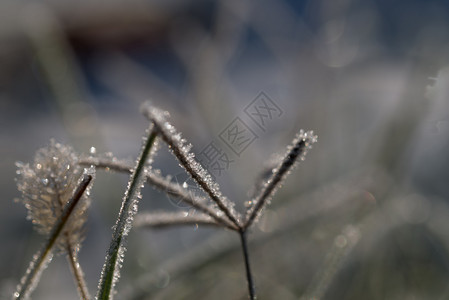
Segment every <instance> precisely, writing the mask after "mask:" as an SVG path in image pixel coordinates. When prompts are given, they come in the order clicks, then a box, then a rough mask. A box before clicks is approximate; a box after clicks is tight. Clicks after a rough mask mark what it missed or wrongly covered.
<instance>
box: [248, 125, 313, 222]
mask: <svg viewBox="0 0 449 300" xmlns="http://www.w3.org/2000/svg"><path fill="white" fill-rule="evenodd" d="M315 142H316V136H314V135H313V131H309V132H304V131H303V130H301V131H300V132H299V134H298V135H297V136H296V137H295V139H294V140H293V143H292V145H291V146H290V147H289V149H288V151H287V153H286V155H285V156H284V158H283V159H282V161H281V162H280V164H279V166H278V167H277V168H276V169H275V171H274V172H273V174H272V175H271V177H270V178H269V179H268V180H267V183H266V184H265V186H264V187H263V189H262V190H261V191H260V193H259V194H258V196H257V197H256V198H255V199H253V200H252V201H251V202H252V204H253V206H252V207H251V209H250V211H249V212H248V215H247V218H246V221H245V222H244V225H243V226H242V228H243V229H244V230H246V229H247V228H248V227H249V226H251V224H252V223H253V222H254V220H256V218H257V216H259V215H260V212H261V211H262V209H263V208H264V207H265V206H266V204H267V203H268V202H269V201H270V199H271V197H272V196H273V194H274V193H275V192H276V190H277V188H278V187H279V186H280V184H281V182H282V180H283V179H284V178H285V177H286V176H287V174H288V173H289V172H290V170H291V169H292V167H293V166H294V164H295V162H296V161H297V159H298V158H300V159H301V160H303V159H304V157H305V155H306V153H307V150H308V149H310V148H311V145H312V144H313V143H315Z"/></svg>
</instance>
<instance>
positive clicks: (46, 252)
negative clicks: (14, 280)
mask: <svg viewBox="0 0 449 300" xmlns="http://www.w3.org/2000/svg"><path fill="white" fill-rule="evenodd" d="M91 180H92V176H91V175H88V174H84V175H83V177H82V179H81V181H80V183H79V185H78V186H77V188H76V190H75V192H74V193H73V196H72V198H71V199H70V200H69V202H68V203H67V204H66V205H65V207H64V210H63V211H62V213H61V216H60V217H59V219H58V220H57V222H56V224H55V225H54V226H53V229H52V231H51V233H50V236H49V238H48V240H47V242H46V243H45V245H44V246H43V248H42V249H43V250H41V251H39V252H38V254H36V255H35V258H34V259H33V260H32V261H31V263H30V266H29V268H28V270H27V271H26V274H25V276H24V277H23V278H22V280H21V284H20V286H19V287H18V289H17V291H16V292H15V293H14V295H13V299H26V298H27V297H28V296H29V295H30V293H31V292H32V291H33V290H34V288H35V287H36V284H37V282H36V281H37V280H38V278H39V275H40V273H41V271H42V268H43V267H44V266H45V265H46V262H48V261H49V260H50V258H49V257H50V256H51V255H52V248H53V246H54V244H55V242H56V240H57V239H58V237H59V235H60V234H61V232H62V230H63V229H64V226H65V225H66V223H67V221H68V219H69V217H70V215H71V214H72V212H73V211H74V209H75V207H76V205H77V204H78V203H79V200H80V199H81V197H82V196H83V193H84V191H85V190H86V188H87V186H88V185H89V183H90V182H91Z"/></svg>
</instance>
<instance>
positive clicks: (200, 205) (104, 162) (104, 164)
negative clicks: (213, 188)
mask: <svg viewBox="0 0 449 300" xmlns="http://www.w3.org/2000/svg"><path fill="white" fill-rule="evenodd" d="M79 164H80V165H82V166H91V165H93V166H95V168H100V169H106V170H111V171H116V172H123V173H131V172H132V166H130V165H128V164H127V163H125V162H122V161H118V160H111V159H99V158H84V159H81V160H80V161H79ZM146 176H147V182H148V183H149V184H151V185H152V186H154V187H155V188H157V189H159V190H161V191H163V192H165V193H167V194H168V195H170V196H172V197H174V198H176V199H179V200H180V201H183V202H184V203H186V204H188V205H191V206H192V207H194V208H196V209H198V210H199V211H201V212H203V213H205V214H207V215H209V216H210V217H212V218H213V219H215V220H216V221H217V222H218V223H219V224H221V225H223V226H225V227H227V228H229V229H232V230H238V228H237V226H236V225H235V224H234V223H232V222H231V221H229V220H228V219H227V218H226V217H225V216H222V215H218V214H217V210H216V209H213V208H212V207H210V206H209V205H208V204H207V203H206V202H205V201H204V199H203V198H201V197H198V196H195V195H193V194H192V193H189V192H188V191H187V190H186V189H185V188H183V187H181V186H180V185H179V184H177V183H174V182H171V181H170V180H168V179H166V178H164V177H162V176H160V175H158V174H155V173H153V172H149V173H147V174H146Z"/></svg>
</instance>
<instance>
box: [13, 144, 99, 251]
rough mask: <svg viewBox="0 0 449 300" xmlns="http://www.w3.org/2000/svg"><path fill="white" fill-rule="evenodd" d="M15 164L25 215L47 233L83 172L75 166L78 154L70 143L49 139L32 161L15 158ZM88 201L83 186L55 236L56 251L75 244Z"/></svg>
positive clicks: (85, 216) (78, 243)
mask: <svg viewBox="0 0 449 300" xmlns="http://www.w3.org/2000/svg"><path fill="white" fill-rule="evenodd" d="M16 165H17V167H18V170H17V174H18V177H17V179H16V181H17V187H18V189H19V191H20V192H21V193H22V198H21V201H22V202H23V204H24V205H25V207H26V208H27V210H28V216H27V218H28V219H29V220H31V221H32V223H33V225H34V226H35V228H36V229H37V231H38V232H39V233H41V234H44V235H48V234H49V233H50V231H51V229H52V228H53V226H54V224H55V223H56V221H57V220H58V219H59V218H60V216H61V214H62V212H63V209H64V206H65V205H66V204H67V203H68V201H69V200H70V199H71V197H72V193H73V191H74V190H75V188H76V187H77V185H78V180H79V179H80V177H81V175H82V173H83V169H82V168H81V167H79V166H78V156H77V155H76V154H75V153H74V151H73V149H72V148H71V147H69V146H65V145H62V144H59V143H56V142H55V141H54V140H51V142H50V145H49V146H48V147H46V148H42V149H39V150H38V151H37V153H36V155H35V158H34V162H33V164H31V165H30V164H23V163H20V162H19V163H16ZM91 175H93V174H91ZM89 204H90V199H89V191H88V190H87V191H86V192H85V193H84V194H83V196H82V198H81V200H80V203H79V204H78V205H77V207H76V209H75V211H74V212H73V214H72V216H71V217H70V219H69V220H68V221H67V224H66V226H65V229H64V232H63V234H61V237H60V238H59V239H58V242H57V247H58V249H59V250H60V251H66V250H67V244H70V245H72V246H73V248H77V249H78V248H79V246H80V243H81V241H82V239H83V227H84V224H85V222H86V219H87V209H88V207H89Z"/></svg>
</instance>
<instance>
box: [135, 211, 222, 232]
mask: <svg viewBox="0 0 449 300" xmlns="http://www.w3.org/2000/svg"><path fill="white" fill-rule="evenodd" d="M179 225H195V226H198V225H206V226H216V227H221V226H222V224H220V223H217V221H215V220H214V219H212V218H211V217H209V216H206V215H203V214H194V215H187V216H186V214H185V213H184V212H181V213H165V212H154V213H146V214H139V215H138V216H137V217H136V220H135V221H134V226H136V227H147V228H161V227H170V226H179Z"/></svg>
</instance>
